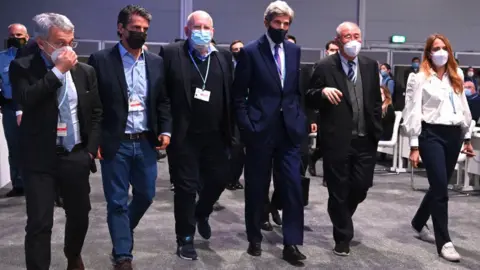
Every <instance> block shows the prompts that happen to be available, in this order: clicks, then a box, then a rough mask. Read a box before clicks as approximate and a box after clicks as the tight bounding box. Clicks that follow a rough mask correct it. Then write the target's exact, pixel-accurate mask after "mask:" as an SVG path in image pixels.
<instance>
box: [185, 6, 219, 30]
mask: <svg viewBox="0 0 480 270" xmlns="http://www.w3.org/2000/svg"><path fill="white" fill-rule="evenodd" d="M195 16H205V17H208V18H209V19H210V21H211V22H212V27H213V19H212V16H210V14H208V12H206V11H203V10H196V11H194V12H192V13H190V15H188V17H187V26H191V25H192V24H193V21H194V19H195Z"/></svg>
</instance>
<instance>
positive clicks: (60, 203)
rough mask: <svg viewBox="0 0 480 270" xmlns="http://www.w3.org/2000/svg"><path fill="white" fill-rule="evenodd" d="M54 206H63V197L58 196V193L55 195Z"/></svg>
mask: <svg viewBox="0 0 480 270" xmlns="http://www.w3.org/2000/svg"><path fill="white" fill-rule="evenodd" d="M55 206H56V207H60V208H63V198H62V197H60V196H58V195H57V196H56V197H55Z"/></svg>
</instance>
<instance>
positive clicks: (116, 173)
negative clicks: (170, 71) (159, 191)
mask: <svg viewBox="0 0 480 270" xmlns="http://www.w3.org/2000/svg"><path fill="white" fill-rule="evenodd" d="M151 19H152V15H151V14H150V13H149V12H148V11H147V10H146V9H144V8H142V7H140V6H136V5H128V6H126V7H125V8H123V9H122V10H121V11H120V13H119V14H118V20H117V27H118V28H117V34H118V35H119V37H120V42H119V43H118V44H117V45H115V46H114V47H113V48H111V49H105V50H102V51H99V52H96V53H94V54H92V55H91V56H90V58H89V60H88V63H89V64H90V65H92V66H93V67H94V68H95V70H96V71H97V74H98V91H99V94H100V99H101V101H102V105H103V107H104V119H105V120H104V121H103V125H102V143H101V145H100V150H99V153H100V156H101V160H100V164H101V166H102V179H103V188H104V193H105V199H106V200H107V222H108V227H109V231H110V236H111V238H112V244H113V250H112V257H113V260H114V261H115V269H132V262H131V261H132V259H133V255H132V250H133V232H134V229H135V227H136V226H137V225H138V223H139V222H140V219H141V218H142V216H143V215H144V214H145V212H146V211H147V209H148V208H149V207H150V205H151V204H152V201H153V197H154V196H155V190H156V179H157V154H156V151H155V149H156V148H157V149H162V150H163V149H165V148H166V147H167V145H168V144H169V142H170V133H171V115H170V100H169V98H168V96H167V95H166V92H165V87H164V86H165V85H164V84H165V74H164V69H163V60H162V58H160V57H159V56H158V55H155V54H153V53H150V52H148V51H145V50H143V49H142V47H143V45H144V43H145V41H146V37H147V30H148V28H149V26H150V21H151ZM130 184H131V185H132V188H133V192H132V193H133V198H132V200H131V202H130V203H129V198H128V190H129V186H130Z"/></svg>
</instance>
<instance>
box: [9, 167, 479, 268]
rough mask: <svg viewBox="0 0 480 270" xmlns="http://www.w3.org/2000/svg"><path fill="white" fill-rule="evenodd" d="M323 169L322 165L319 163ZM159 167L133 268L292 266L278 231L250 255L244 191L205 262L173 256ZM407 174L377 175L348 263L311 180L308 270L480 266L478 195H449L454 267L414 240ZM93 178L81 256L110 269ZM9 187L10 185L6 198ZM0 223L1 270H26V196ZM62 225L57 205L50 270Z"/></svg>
mask: <svg viewBox="0 0 480 270" xmlns="http://www.w3.org/2000/svg"><path fill="white" fill-rule="evenodd" d="M317 166H318V167H317V168H318V169H320V168H321V164H320V163H319V164H317ZM159 168H160V173H159V177H158V184H157V187H158V188H157V195H156V199H155V202H154V203H153V205H152V206H151V208H150V209H149V211H148V212H147V214H146V216H145V217H144V218H143V220H142V222H141V223H140V225H139V226H138V228H137V229H136V230H135V251H134V256H135V259H134V267H135V269H145V270H156V269H182V270H183V269H241V270H244V269H265V270H273V269H293V267H292V266H290V265H289V264H287V263H286V262H284V261H283V260H281V259H280V258H281V253H282V237H281V229H280V228H278V227H276V228H275V231H274V232H268V233H264V236H265V238H264V243H263V249H264V252H263V255H262V257H260V258H252V257H251V256H249V255H248V254H246V252H245V251H246V248H247V245H248V243H247V241H246V234H245V225H244V204H243V201H244V198H243V191H234V192H231V191H225V193H224V194H223V195H222V197H221V199H220V201H219V204H220V206H221V207H219V208H220V209H217V210H218V211H216V212H214V213H213V215H212V217H211V225H212V229H213V236H212V238H211V239H210V241H205V240H203V239H201V238H200V236H197V241H196V247H197V249H198V253H199V256H200V259H199V260H198V261H195V262H190V261H184V260H181V259H179V258H177V257H176V256H175V255H174V254H175V248H176V244H175V235H174V219H173V204H172V197H173V196H172V195H173V194H172V192H171V191H170V190H169V188H168V187H169V175H168V169H167V164H166V162H165V161H162V162H160V163H159ZM320 171H321V170H320ZM409 176H410V175H409V174H408V173H407V174H400V175H381V174H378V175H376V176H375V186H374V187H373V188H372V189H371V190H370V192H369V195H368V198H367V200H366V201H365V202H364V203H363V204H362V205H360V207H359V209H358V211H357V213H356V215H355V217H354V222H355V230H356V234H355V238H354V242H353V245H352V251H351V255H350V256H349V257H346V258H341V257H337V256H335V255H333V253H332V252H331V249H332V244H333V242H332V226H331V223H330V219H329V217H328V214H327V211H326V208H327V197H328V196H327V191H326V189H325V188H324V187H323V186H322V185H321V180H322V178H321V177H313V178H312V182H311V189H310V205H309V206H308V207H307V208H306V209H305V225H306V227H305V245H304V246H303V247H301V250H302V252H303V253H304V254H305V255H306V256H307V257H308V260H307V261H306V266H305V269H349V270H359V269H480V197H478V196H468V197H465V196H458V195H457V194H455V193H452V196H451V197H450V203H449V212H450V233H451V237H452V239H453V242H454V243H455V245H456V247H457V250H458V252H459V253H460V254H461V255H462V256H463V260H462V261H461V262H460V263H449V262H446V261H444V260H443V259H441V258H439V257H438V255H437V254H436V251H435V246H434V245H432V244H428V243H424V242H421V241H420V240H418V239H416V238H414V236H413V233H412V230H411V228H410V219H411V218H412V216H413V214H414V213H415V211H416V208H417V207H418V205H419V203H420V201H421V198H422V196H423V194H424V193H423V192H421V191H412V190H411V188H410V177H409ZM90 181H91V185H92V194H91V200H92V208H93V209H92V211H91V214H90V229H89V232H88V235H87V239H86V243H85V246H84V252H83V258H84V261H85V265H86V266H87V268H88V269H95V270H107V269H112V267H111V265H110V260H109V255H108V254H109V253H110V252H111V243H110V236H109V234H108V227H107V224H106V214H105V213H106V210H105V207H106V205H105V199H104V196H103V190H102V185H101V179H100V175H99V174H98V173H97V174H95V175H93V176H92V177H91V180H90ZM417 185H418V186H419V187H422V186H423V187H426V180H425V178H424V177H421V176H418V177H417ZM8 190H9V187H6V188H4V189H2V190H1V191H0V193H1V194H5V193H6V192H7V191H8ZM0 220H1V221H0V222H1V229H0V270H16V269H25V267H24V251H23V240H24V234H25V233H24V227H25V202H24V199H23V198H10V199H6V198H2V199H0ZM64 222H65V215H64V213H63V211H62V209H59V208H57V209H56V211H55V226H54V229H53V235H52V267H51V269H65V268H66V261H65V259H64V257H63V252H62V246H63V233H64V232H63V231H64Z"/></svg>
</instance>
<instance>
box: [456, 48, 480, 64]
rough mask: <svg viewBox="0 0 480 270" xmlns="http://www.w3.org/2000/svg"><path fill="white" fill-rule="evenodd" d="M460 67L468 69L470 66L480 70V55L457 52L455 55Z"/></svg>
mask: <svg viewBox="0 0 480 270" xmlns="http://www.w3.org/2000/svg"><path fill="white" fill-rule="evenodd" d="M455 56H456V58H457V59H458V62H459V63H460V67H463V68H466V67H469V66H472V67H475V68H480V53H475V52H457V53H456V54H455Z"/></svg>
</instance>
